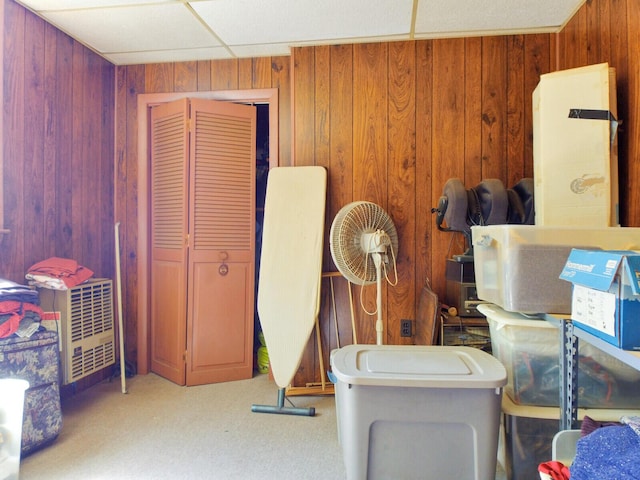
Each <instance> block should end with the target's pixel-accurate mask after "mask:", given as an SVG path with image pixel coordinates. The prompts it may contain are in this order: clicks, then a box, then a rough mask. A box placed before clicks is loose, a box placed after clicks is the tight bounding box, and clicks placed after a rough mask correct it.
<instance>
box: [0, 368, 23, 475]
mask: <svg viewBox="0 0 640 480" xmlns="http://www.w3.org/2000/svg"><path fill="white" fill-rule="evenodd" d="M27 388H29V382H27V381H26V380H20V379H17V378H8V379H0V479H1V480H5V479H10V480H14V479H17V478H18V477H19V473H20V446H21V444H22V414H23V411H24V394H25V391H26V390H27Z"/></svg>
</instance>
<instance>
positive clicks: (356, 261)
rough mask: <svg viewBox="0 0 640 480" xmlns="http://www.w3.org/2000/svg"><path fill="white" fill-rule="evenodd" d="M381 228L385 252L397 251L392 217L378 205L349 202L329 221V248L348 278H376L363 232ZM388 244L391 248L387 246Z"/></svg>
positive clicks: (365, 280)
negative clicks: (330, 222) (331, 221)
mask: <svg viewBox="0 0 640 480" xmlns="http://www.w3.org/2000/svg"><path fill="white" fill-rule="evenodd" d="M375 232H380V235H379V237H380V238H381V239H382V243H383V244H384V245H385V246H386V247H387V248H386V254H391V255H393V256H395V255H396V254H397V251H398V233H397V231H396V227H395V225H394V224H393V220H392V219H391V217H390V216H389V215H388V214H387V212H385V210H384V209H383V208H382V207H380V206H379V205H377V204H375V203H372V202H366V201H359V202H352V203H349V204H347V205H345V206H344V207H342V209H341V210H340V211H339V212H338V214H337V215H336V217H335V218H334V220H333V223H332V224H331V232H330V238H329V240H330V245H329V246H330V250H331V255H332V257H333V261H334V263H335V264H336V268H337V269H338V270H339V271H340V273H341V274H342V275H343V276H344V277H345V278H346V279H347V280H349V281H350V282H352V283H355V284H357V285H368V284H371V283H374V282H375V281H376V277H377V275H376V268H375V264H374V260H373V255H372V253H371V250H369V249H368V248H367V247H369V246H371V247H373V245H367V241H363V236H365V235H366V234H372V233H375ZM388 247H391V250H392V251H391V252H390V251H389V248H388Z"/></svg>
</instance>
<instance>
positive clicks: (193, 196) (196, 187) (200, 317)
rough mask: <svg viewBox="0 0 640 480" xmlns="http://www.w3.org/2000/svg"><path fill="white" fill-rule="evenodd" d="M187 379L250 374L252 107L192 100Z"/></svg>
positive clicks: (205, 380)
mask: <svg viewBox="0 0 640 480" xmlns="http://www.w3.org/2000/svg"><path fill="white" fill-rule="evenodd" d="M191 125H192V128H191V159H190V172H189V178H190V198H189V210H190V213H189V225H190V241H189V243H190V253H189V261H188V279H189V281H188V300H187V304H188V307H187V308H188V312H187V345H188V346H189V348H188V351H187V385H198V384H204V383H213V382H222V381H228V380H238V379H242V378H251V376H252V374H253V321H254V320H253V319H254V311H255V307H254V292H255V279H254V269H255V266H254V264H255V152H256V133H255V132H256V109H255V107H253V106H247V105H238V104H234V103H228V102H216V101H210V100H199V99H191Z"/></svg>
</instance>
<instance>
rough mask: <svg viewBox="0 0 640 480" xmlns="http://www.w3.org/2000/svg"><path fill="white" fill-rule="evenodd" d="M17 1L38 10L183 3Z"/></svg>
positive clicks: (168, 0) (162, 0)
mask: <svg viewBox="0 0 640 480" xmlns="http://www.w3.org/2000/svg"><path fill="white" fill-rule="evenodd" d="M17 2H18V3H20V4H22V5H24V6H25V7H27V8H29V9H31V10H33V11H36V12H40V11H54V10H80V9H86V8H96V7H114V6H132V5H139V4H149V3H182V2H180V0H17Z"/></svg>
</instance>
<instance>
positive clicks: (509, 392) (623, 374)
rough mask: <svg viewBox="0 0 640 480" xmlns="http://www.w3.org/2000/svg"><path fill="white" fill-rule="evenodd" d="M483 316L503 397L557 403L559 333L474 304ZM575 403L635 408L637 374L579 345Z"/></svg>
mask: <svg viewBox="0 0 640 480" xmlns="http://www.w3.org/2000/svg"><path fill="white" fill-rule="evenodd" d="M478 311H480V313H482V314H483V315H485V316H486V317H487V322H488V323H489V331H490V334H491V350H492V353H493V355H494V356H495V357H496V358H497V359H498V360H500V362H501V363H502V364H503V365H504V366H505V368H506V369H507V385H506V386H505V388H504V391H505V394H506V396H508V397H509V398H510V399H511V400H513V402H514V403H516V404H518V405H532V406H541V407H556V408H557V407H558V406H559V404H560V331H559V329H558V328H557V327H556V326H554V325H553V324H552V323H550V322H547V321H545V320H543V319H537V318H535V317H530V316H525V315H522V314H519V313H514V312H507V311H505V310H503V309H502V308H500V307H498V306H496V305H492V304H482V305H479V306H478ZM578 348H579V360H578V369H579V373H578V379H579V380H578V381H579V382H580V385H579V386H580V394H579V395H578V406H581V407H586V408H599V409H606V408H637V406H638V405H640V392H639V391H638V388H637V384H636V383H635V382H637V381H640V372H639V371H638V370H636V369H634V368H633V367H630V366H629V365H626V364H625V363H623V362H621V361H620V360H618V359H617V358H614V357H612V356H611V355H609V354H607V353H605V352H603V351H602V350H600V349H598V348H596V347H594V346H593V345H590V344H588V343H586V342H581V343H579V346H578Z"/></svg>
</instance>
